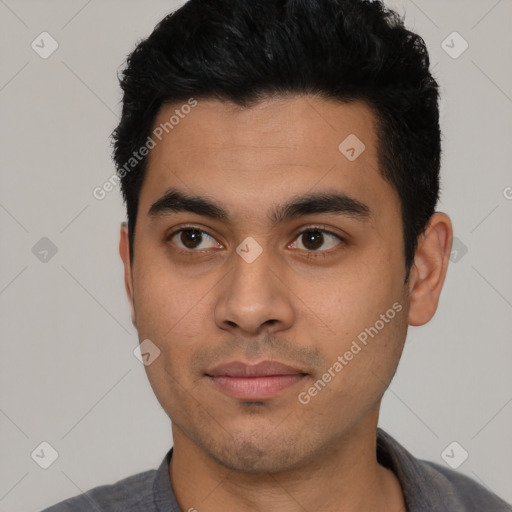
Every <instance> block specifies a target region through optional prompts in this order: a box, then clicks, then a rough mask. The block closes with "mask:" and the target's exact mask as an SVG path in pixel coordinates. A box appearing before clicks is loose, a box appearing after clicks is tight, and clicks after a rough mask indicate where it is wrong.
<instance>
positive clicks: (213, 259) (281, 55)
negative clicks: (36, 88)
mask: <svg viewBox="0 0 512 512" xmlns="http://www.w3.org/2000/svg"><path fill="white" fill-rule="evenodd" d="M121 85H122V88H123V91H124V98H123V111H122V118H121V121H120V123H119V126H118V127H117V129H116V131H115V132H114V143H115V152H114V156H115V162H116V165H117V172H118V176H119V178H120V179H121V187H122V191H123V195H124V198H125V201H126V206H127V214H128V223H127V225H124V224H123V226H122V227H121V239H120V254H121V257H122V259H123V263H124V269H125V284H126V291H127V294H128V298H129V302H130V305H131V310H132V321H133V324H134V326H135V327H136V329H137V331H138V334H139V339H140V341H141V349H142V352H143V353H144V354H145V357H147V359H148V360H147V363H148V364H147V366H146V370H147V374H148V378H149V380H150V383H151V385H152V388H153V390H154V392H155V394H156V396H157V398H158V400H159V402H160V404H161V405H162V407H163V409H164V410H165V411H166V412H167V414H168V415H169V418H170V419H171V420H172V433H173V440H174V446H173V449H172V450H170V451H169V453H168V454H167V455H166V457H165V458H164V460H163V462H162V464H161V466H160V468H159V469H158V470H157V471H148V472H145V473H141V474H139V475H134V476H132V477H130V478H127V479H125V480H122V481H120V482H118V483H116V484H114V485H111V486H103V487H99V488H96V489H94V490H92V491H90V492H89V493H87V494H85V495H82V496H79V497H76V498H73V499H71V500H68V501H66V502H63V503H62V504H60V505H56V506H55V507H52V508H50V509H48V511H51V512H61V511H89V510H100V511H114V510H120V511H121V510H122V511H162V512H163V511H173V512H177V511H180V510H181V511H198V512H201V511H203V510H204V511H208V512H218V511H226V510H228V511H258V512H268V511H290V512H292V511H343V512H356V511H358V512H359V511H384V512H399V511H409V512H418V511H452V512H455V511H457V512H463V511H486V512H493V511H505V510H512V508H511V507H510V506H508V505H507V504H506V503H505V502H504V501H502V500H500V499H499V498H498V497H497V496H494V495H493V494H491V493H490V492H488V491H486V490H485V489H484V488H483V487H481V486H480V485H479V484H477V483H476V482H474V481H472V480H470V479H469V478H467V477H465V476H463V475H461V474H459V473H456V472H454V471H452V470H448V469H446V468H445V467H442V466H440V465H437V464H434V463H430V462H424V461H419V460H417V459H415V458H414V457H413V456H412V455H411V454H409V453H408V452H407V451H406V450H405V449H404V448H403V447H401V446H400V445H399V444H398V443H397V442H396V441H395V440H394V439H392V438H391V437H390V436H389V435H388V434H386V433H385V432H384V431H382V430H380V429H378V428H377V423H378V416H379V407H380V403H381V399H382V396H383V393H384V392H385V390H386V388H387V387H388V385H389V383H390V382H391V379H392V378H393V375H394V373H395V371H396V368H397V365H398V362H399V359H400V355H401V353H402V349H403V345H404V342H405V338H406V334H407V328H408V325H423V324H425V323H427V322H428V321H429V320H430V319H431V318H432V316H433V315H434V313H435V311H436V308H437V304H438V300H439V296H440V293H441V289H442V286H443V283H444V279H445V276H446V271H447V265H448V259H449V255H450V249H451V243H452V227H451V223H450V220H449V218H448V217H447V216H446V215H445V214H443V213H439V212H436V211H435V206H436V203H437V198H438V192H439V167H440V131H439V112H438V87H437V84H436V82H435V80H434V79H433V78H432V76H431V74H430V72H429V58H428V53H427V50H426V48H425V45H424V43H423V41H422V39H421V38H420V37H419V36H418V35H416V34H414V33H412V32H409V31H408V30H406V29H405V28H404V26H403V24H402V22H401V20H400V19H399V18H398V17H397V16H396V15H395V14H394V13H392V12H391V11H388V10H386V9H385V8H384V6H383V5H382V4H381V3H378V2H367V1H362V0H358V1H356V0H251V1H240V0H209V1H205V0H203V1H200V0H191V1H190V2H188V3H186V4H185V5H184V6H183V7H181V8H180V9H179V10H178V11H176V12H175V13H173V14H171V15H169V16H168V17H166V18H165V19H164V20H162V22H161V23H160V24H159V25H158V26H157V27H156V28H155V30H154V32H153V33H152V34H151V36H150V37H149V38H148V39H146V40H145V41H142V42H141V43H140V44H139V45H138V47H137V48H136V49H135V51H134V52H133V53H132V54H131V55H130V57H129V59H128V63H127V67H126V69H125V71H124V73H123V77H122V81H121Z"/></svg>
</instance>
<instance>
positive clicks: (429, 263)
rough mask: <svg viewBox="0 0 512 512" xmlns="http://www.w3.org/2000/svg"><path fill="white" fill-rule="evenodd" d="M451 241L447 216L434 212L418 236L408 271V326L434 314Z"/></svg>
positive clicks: (444, 275)
mask: <svg viewBox="0 0 512 512" xmlns="http://www.w3.org/2000/svg"><path fill="white" fill-rule="evenodd" d="M452 241H453V229H452V223H451V221H450V218H449V217H448V215H446V214H444V213H434V215H432V217H431V218H430V221H429V224H428V226H427V228H426V230H425V232H424V233H423V234H422V235H420V237H419V239H418V247H417V249H416V253H415V255H414V262H413V264H412V266H411V271H410V274H409V283H408V284H409V299H410V307H409V317H408V320H409V325H423V324H426V323H427V322H428V321H429V320H430V319H431V318H432V317H433V316H434V313H435V312H436V309H437V305H438V303H439V296H440V295H441V289H442V288H443V284H444V280H445V277H446V272H447V270H448V262H449V260H450V252H451V249H452Z"/></svg>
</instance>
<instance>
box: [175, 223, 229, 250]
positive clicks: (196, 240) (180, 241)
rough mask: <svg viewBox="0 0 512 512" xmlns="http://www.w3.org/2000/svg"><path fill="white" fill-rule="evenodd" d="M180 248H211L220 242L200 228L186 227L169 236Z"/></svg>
mask: <svg viewBox="0 0 512 512" xmlns="http://www.w3.org/2000/svg"><path fill="white" fill-rule="evenodd" d="M170 240H172V242H173V243H174V244H176V245H177V246H178V247H179V248H180V249H185V250H191V251H192V250H194V249H202V250H204V249H211V248H214V247H220V244H219V243H218V242H217V241H216V240H215V239H214V238H213V237H212V236H210V235H209V234H208V233H206V232H205V231H202V230H200V229H195V228H186V229H180V230H179V231H177V232H176V233H174V235H173V236H172V237H171V238H170Z"/></svg>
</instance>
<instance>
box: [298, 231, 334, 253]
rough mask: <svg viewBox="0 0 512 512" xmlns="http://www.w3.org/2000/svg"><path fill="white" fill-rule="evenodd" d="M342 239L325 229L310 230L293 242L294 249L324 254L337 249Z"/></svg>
mask: <svg viewBox="0 0 512 512" xmlns="http://www.w3.org/2000/svg"><path fill="white" fill-rule="evenodd" d="M340 242H342V239H341V238H340V237H339V236H337V235H335V234H333V233H330V232H329V231H325V230H323V229H308V230H306V231H303V232H302V233H300V234H299V236H298V237H297V238H296V239H295V240H294V241H293V243H292V244H291V247H292V248H293V249H301V250H305V251H310V252H314V251H316V252H324V251H327V250H329V249H332V248H333V247H336V245H338V244H339V243H340Z"/></svg>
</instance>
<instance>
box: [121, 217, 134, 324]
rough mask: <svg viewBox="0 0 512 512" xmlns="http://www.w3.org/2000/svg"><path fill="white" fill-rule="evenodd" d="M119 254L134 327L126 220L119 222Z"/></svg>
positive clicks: (131, 277) (131, 278)
mask: <svg viewBox="0 0 512 512" xmlns="http://www.w3.org/2000/svg"><path fill="white" fill-rule="evenodd" d="M119 255H120V256H121V259H122V260H123V265H124V286H125V289H126V295H127V297H128V302H129V304H130V310H131V317H132V324H133V326H134V327H135V328H137V322H136V315H135V307H134V302H133V275H132V265H131V260H130V240H129V234H128V225H127V224H126V222H123V223H122V224H121V232H120V237H119Z"/></svg>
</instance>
